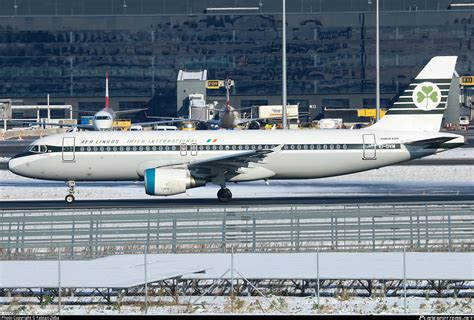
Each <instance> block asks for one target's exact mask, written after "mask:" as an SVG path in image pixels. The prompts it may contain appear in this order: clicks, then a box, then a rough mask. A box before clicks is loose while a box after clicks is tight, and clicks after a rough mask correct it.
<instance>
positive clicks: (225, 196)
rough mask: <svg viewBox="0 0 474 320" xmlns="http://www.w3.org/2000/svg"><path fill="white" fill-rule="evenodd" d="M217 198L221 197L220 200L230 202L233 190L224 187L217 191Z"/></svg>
mask: <svg viewBox="0 0 474 320" xmlns="http://www.w3.org/2000/svg"><path fill="white" fill-rule="evenodd" d="M217 199H219V201H220V202H229V201H230V200H232V192H230V190H229V189H227V188H226V187H223V188H221V189H220V190H219V191H218V192H217Z"/></svg>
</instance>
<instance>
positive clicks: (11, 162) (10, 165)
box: [7, 157, 18, 173]
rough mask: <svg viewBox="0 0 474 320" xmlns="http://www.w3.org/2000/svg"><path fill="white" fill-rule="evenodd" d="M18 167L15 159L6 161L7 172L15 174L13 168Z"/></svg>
mask: <svg viewBox="0 0 474 320" xmlns="http://www.w3.org/2000/svg"><path fill="white" fill-rule="evenodd" d="M17 166H18V161H17V160H16V159H15V157H13V158H11V159H10V160H8V163H7V168H8V170H10V171H11V172H13V173H16V172H15V168H16V167H17Z"/></svg>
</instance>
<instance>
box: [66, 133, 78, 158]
mask: <svg viewBox="0 0 474 320" xmlns="http://www.w3.org/2000/svg"><path fill="white" fill-rule="evenodd" d="M75 140H76V139H75V138H73V137H65V138H63V162H73V161H74V160H75V159H76V155H75V151H74V146H75Z"/></svg>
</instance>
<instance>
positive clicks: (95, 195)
mask: <svg viewBox="0 0 474 320" xmlns="http://www.w3.org/2000/svg"><path fill="white" fill-rule="evenodd" d="M228 187H229V188H230V189H231V190H232V192H233V194H234V198H244V197H278V196H324V195H350V194H421V193H424V192H425V193H430V192H431V193H433V192H435V193H457V192H472V190H473V188H474V166H391V167H385V168H381V169H376V170H371V171H367V172H361V173H356V174H350V175H345V176H340V177H332V178H324V179H311V180H275V181H270V185H269V186H267V185H266V184H265V183H264V182H263V181H256V182H248V183H239V184H230V185H229V186H228ZM76 190H77V194H76V198H77V199H78V200H80V199H145V198H150V196H147V195H146V194H145V191H144V187H143V183H141V182H136V183H133V182H102V183H101V182H97V183H95V182H92V183H86V182H84V183H80V182H79V183H78V184H77V188H76ZM217 190H218V187H217V186H214V185H208V186H206V187H203V188H197V189H190V190H188V191H187V192H186V193H184V194H181V195H176V196H173V198H208V197H209V198H214V197H215V195H216V192H217ZM66 194H67V188H66V185H65V183H63V182H54V181H41V180H34V179H27V178H23V177H19V176H16V175H15V174H13V173H11V172H9V171H0V199H1V200H17V199H25V200H27V199H45V200H46V199H62V198H63V197H64V196H65V195H66Z"/></svg>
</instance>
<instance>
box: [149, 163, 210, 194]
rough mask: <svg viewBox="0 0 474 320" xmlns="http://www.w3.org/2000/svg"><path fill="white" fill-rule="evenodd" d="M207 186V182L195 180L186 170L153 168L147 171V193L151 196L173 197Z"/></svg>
mask: <svg viewBox="0 0 474 320" xmlns="http://www.w3.org/2000/svg"><path fill="white" fill-rule="evenodd" d="M205 184H206V182H205V181H202V180H195V179H194V178H193V177H192V176H191V172H189V170H186V169H169V168H167V169H160V168H151V169H146V170H145V191H146V194H148V195H151V196H171V195H174V194H180V193H184V192H186V190H187V189H191V188H195V187H201V186H204V185H205Z"/></svg>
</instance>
